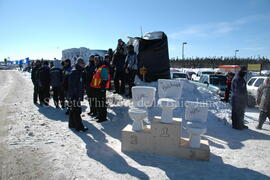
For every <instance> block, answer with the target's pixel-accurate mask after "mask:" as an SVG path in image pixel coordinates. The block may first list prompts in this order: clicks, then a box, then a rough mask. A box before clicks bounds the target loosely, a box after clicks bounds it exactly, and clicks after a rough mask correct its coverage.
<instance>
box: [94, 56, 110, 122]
mask: <svg viewBox="0 0 270 180" xmlns="http://www.w3.org/2000/svg"><path fill="white" fill-rule="evenodd" d="M95 65H96V71H95V74H94V75H93V79H92V82H91V84H90V85H91V87H92V88H94V89H95V90H94V91H95V95H94V96H95V98H96V101H95V106H94V108H95V109H96V112H97V117H96V118H97V119H98V121H97V122H98V123H101V122H104V121H107V104H106V90H107V89H109V87H110V78H111V77H110V71H109V67H108V66H107V65H106V63H105V64H104V62H102V61H101V59H100V57H99V56H95Z"/></svg>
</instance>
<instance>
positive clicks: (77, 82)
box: [68, 58, 88, 131]
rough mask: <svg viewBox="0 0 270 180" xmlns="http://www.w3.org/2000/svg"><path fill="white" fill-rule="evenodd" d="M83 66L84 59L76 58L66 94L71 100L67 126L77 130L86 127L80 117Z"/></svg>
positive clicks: (84, 129) (83, 129)
mask: <svg viewBox="0 0 270 180" xmlns="http://www.w3.org/2000/svg"><path fill="white" fill-rule="evenodd" d="M84 66H85V63H84V60H83V59H82V58H78V59H77V60H76V65H75V67H74V68H73V69H72V72H71V74H70V76H69V78H68V95H69V98H70V100H71V107H70V112H69V128H75V129H76V130H77V131H86V130H87V129H88V128H87V127H84V125H83V123H82V118H81V113H82V109H81V101H83V95H84V88H83V78H82V75H83V68H84Z"/></svg>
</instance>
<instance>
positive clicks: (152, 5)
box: [0, 0, 270, 60]
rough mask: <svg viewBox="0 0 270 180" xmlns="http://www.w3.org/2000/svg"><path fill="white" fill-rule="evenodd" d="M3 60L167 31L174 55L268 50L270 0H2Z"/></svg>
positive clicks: (44, 55)
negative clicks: (141, 30) (183, 44)
mask: <svg viewBox="0 0 270 180" xmlns="http://www.w3.org/2000/svg"><path fill="white" fill-rule="evenodd" d="M0 23H1V28H0V40H1V41H0V60H3V59H4V58H6V57H10V59H12V60H16V59H22V58H25V57H30V59H35V58H50V59H53V58H54V57H56V58H61V50H63V49H66V48H72V47H88V48H90V49H108V48H113V49H114V48H115V47H116V42H117V39H118V38H122V39H123V40H124V41H126V40H127V39H126V36H140V27H142V28H143V32H144V33H146V32H151V31H164V32H165V33H166V34H167V36H168V40H169V53H170V57H181V53H182V52H181V44H182V42H184V41H186V42H187V43H188V44H187V45H186V46H185V56H186V57H196V56H199V57H208V56H234V51H235V50H236V49H239V53H238V56H240V57H250V56H253V57H254V56H258V55H260V56H267V57H268V58H270V0H185V1H184V0H167V1H164V0H137V1H128V0H114V1H112V0H99V1H94V0H0Z"/></svg>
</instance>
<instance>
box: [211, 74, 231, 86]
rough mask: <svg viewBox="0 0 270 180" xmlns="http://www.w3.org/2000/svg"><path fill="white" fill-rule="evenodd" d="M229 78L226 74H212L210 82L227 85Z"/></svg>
mask: <svg viewBox="0 0 270 180" xmlns="http://www.w3.org/2000/svg"><path fill="white" fill-rule="evenodd" d="M226 80H227V78H226V77H225V76H210V84H213V85H226Z"/></svg>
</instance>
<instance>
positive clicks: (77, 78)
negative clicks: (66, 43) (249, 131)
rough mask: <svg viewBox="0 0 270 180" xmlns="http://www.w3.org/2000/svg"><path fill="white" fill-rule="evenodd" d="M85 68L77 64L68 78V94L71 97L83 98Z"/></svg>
mask: <svg viewBox="0 0 270 180" xmlns="http://www.w3.org/2000/svg"><path fill="white" fill-rule="evenodd" d="M82 75H83V68H81V67H80V66H78V65H76V66H75V68H74V69H73V70H72V71H71V74H70V76H69V78H68V95H69V97H70V98H71V99H76V100H78V99H80V100H83V94H84V88H83V78H82Z"/></svg>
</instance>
